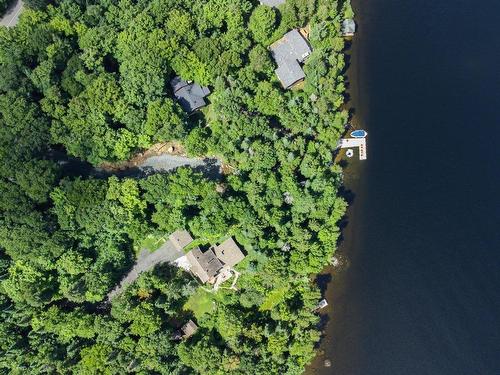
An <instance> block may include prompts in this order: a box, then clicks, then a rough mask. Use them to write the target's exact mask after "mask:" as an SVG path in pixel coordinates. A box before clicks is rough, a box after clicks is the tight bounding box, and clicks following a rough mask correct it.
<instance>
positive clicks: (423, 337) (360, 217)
mask: <svg viewBox="0 0 500 375" xmlns="http://www.w3.org/2000/svg"><path fill="white" fill-rule="evenodd" d="M354 8H355V11H356V13H357V16H356V17H357V22H358V26H359V32H358V34H357V35H356V37H355V38H354V44H353V46H352V49H351V54H352V60H351V66H350V69H349V76H350V79H351V87H350V94H351V99H352V102H351V105H352V106H353V107H354V108H355V110H356V112H355V113H356V114H355V120H354V123H355V124H356V125H357V126H358V127H364V128H366V129H367V130H368V132H369V135H368V160H367V161H365V162H361V163H360V162H359V161H353V162H351V165H350V166H349V168H348V169H347V172H346V174H347V177H346V184H347V187H348V188H350V189H352V191H353V192H354V194H355V200H354V204H353V206H352V207H351V208H350V211H349V213H348V215H349V216H348V219H349V224H348V226H347V228H346V230H345V231H344V237H345V239H344V242H343V243H342V245H341V254H343V255H345V256H346V257H347V258H348V259H349V267H348V268H347V269H346V270H344V271H342V272H340V273H339V274H334V276H333V281H332V282H331V283H330V284H329V286H328V291H327V298H328V299H329V301H330V302H331V305H332V309H331V311H332V314H330V321H329V323H328V325H327V329H326V337H325V340H324V341H323V343H322V347H321V348H322V350H324V355H322V356H320V357H319V359H318V363H316V364H315V366H313V368H312V369H311V371H310V372H311V373H314V374H335V375H358V374H359V375H413V374H415V375H427V374H429V375H462V374H463V375H476V374H477V375H499V374H500V199H499V196H498V195H499V193H500V147H499V144H498V143H499V138H500V1H498V0H486V1H481V2H479V1H473V0H455V1H449V0H448V1H444V0H441V1H436V0H418V1H415V0H413V1H410V0H369V1H361V0H355V2H354ZM325 358H329V359H331V360H332V367H330V368H324V367H323V366H322V361H323V359H325Z"/></svg>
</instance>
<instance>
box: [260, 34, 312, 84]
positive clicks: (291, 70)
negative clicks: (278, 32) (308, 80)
mask: <svg viewBox="0 0 500 375" xmlns="http://www.w3.org/2000/svg"><path fill="white" fill-rule="evenodd" d="M269 49H270V50H271V54H272V55H273V58H274V61H275V62H276V65H278V68H277V69H276V70H275V73H276V75H277V76H278V79H279V80H280V82H281V84H282V85H283V87H284V88H285V89H288V88H290V87H291V86H293V85H294V84H295V83H297V82H299V81H301V80H302V79H304V78H305V74H304V71H303V70H302V67H301V65H300V64H301V63H303V62H304V61H305V59H306V58H307V57H308V56H309V55H310V54H311V52H312V50H311V47H310V46H309V44H308V43H307V41H306V39H305V38H304V37H303V36H302V34H301V33H300V32H299V31H298V30H296V29H294V30H291V31H289V32H287V33H286V34H285V35H284V36H283V38H281V39H280V40H278V41H277V42H275V43H273V44H272V45H271V46H270V47H269Z"/></svg>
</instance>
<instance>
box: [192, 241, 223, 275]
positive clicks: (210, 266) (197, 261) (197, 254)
mask: <svg viewBox="0 0 500 375" xmlns="http://www.w3.org/2000/svg"><path fill="white" fill-rule="evenodd" d="M186 257H187V259H188V260H189V263H191V272H193V273H194V274H195V275H196V276H198V277H199V279H200V280H201V282H202V283H206V282H207V281H208V280H210V279H211V278H212V277H214V276H215V275H217V272H219V270H220V269H221V268H222V263H221V262H220V260H219V259H217V257H216V256H215V254H214V252H213V250H211V249H210V250H208V251H205V252H204V253H202V252H201V250H200V248H199V247H196V248H194V249H193V250H191V251H190V252H189V253H187V254H186Z"/></svg>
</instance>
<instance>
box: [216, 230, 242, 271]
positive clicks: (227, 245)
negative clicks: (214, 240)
mask: <svg viewBox="0 0 500 375" xmlns="http://www.w3.org/2000/svg"><path fill="white" fill-rule="evenodd" d="M215 255H217V258H219V259H220V260H221V261H222V262H224V264H227V265H228V266H230V267H234V266H235V265H237V264H238V263H239V262H241V261H242V260H243V259H244V258H245V255H243V253H242V252H241V250H240V248H239V247H238V245H237V244H236V242H234V240H233V239H232V238H231V237H230V238H228V239H227V240H225V241H224V242H223V243H221V244H220V245H218V246H216V247H215Z"/></svg>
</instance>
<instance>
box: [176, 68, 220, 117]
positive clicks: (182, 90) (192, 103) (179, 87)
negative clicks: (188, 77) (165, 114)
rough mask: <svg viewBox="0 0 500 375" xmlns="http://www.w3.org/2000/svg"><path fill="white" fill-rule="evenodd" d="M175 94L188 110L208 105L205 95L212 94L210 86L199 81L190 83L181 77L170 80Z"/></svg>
mask: <svg viewBox="0 0 500 375" xmlns="http://www.w3.org/2000/svg"><path fill="white" fill-rule="evenodd" d="M170 86H172V90H173V91H174V96H175V98H176V99H177V101H178V102H179V104H180V106H181V107H182V108H183V109H184V110H185V111H186V112H193V111H195V110H197V109H199V108H201V107H203V106H205V105H206V102H205V99H204V98H205V97H206V96H207V95H208V94H210V90H209V89H208V87H205V86H200V85H199V84H197V83H188V82H186V81H184V80H182V79H181V78H180V77H178V76H177V77H174V78H173V79H172V80H171V81H170Z"/></svg>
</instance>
